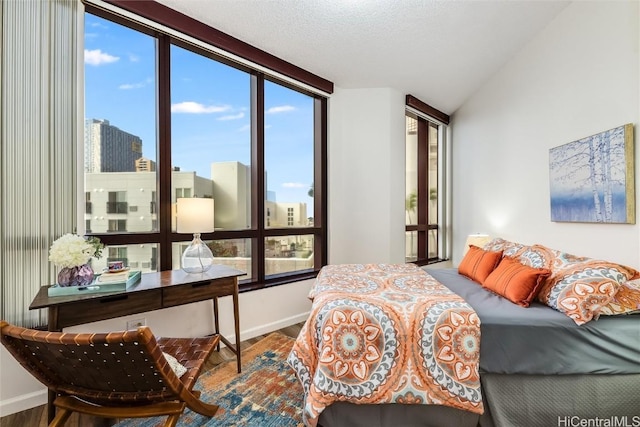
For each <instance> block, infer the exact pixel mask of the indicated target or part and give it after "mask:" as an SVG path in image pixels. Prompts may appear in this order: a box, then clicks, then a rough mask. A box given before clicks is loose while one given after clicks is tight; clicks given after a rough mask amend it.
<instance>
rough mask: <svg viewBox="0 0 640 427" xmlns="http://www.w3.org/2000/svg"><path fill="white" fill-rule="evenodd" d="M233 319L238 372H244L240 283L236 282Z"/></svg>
mask: <svg viewBox="0 0 640 427" xmlns="http://www.w3.org/2000/svg"><path fill="white" fill-rule="evenodd" d="M233 320H234V321H235V326H236V360H237V364H238V373H240V372H242V362H241V361H240V354H241V351H240V312H239V310H238V283H237V282H236V291H235V292H234V293H233Z"/></svg>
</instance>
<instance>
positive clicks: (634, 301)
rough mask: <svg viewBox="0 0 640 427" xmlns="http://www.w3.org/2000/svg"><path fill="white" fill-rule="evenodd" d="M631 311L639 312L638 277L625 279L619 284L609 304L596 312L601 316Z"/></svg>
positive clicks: (639, 286)
mask: <svg viewBox="0 0 640 427" xmlns="http://www.w3.org/2000/svg"><path fill="white" fill-rule="evenodd" d="M633 313H640V279H635V280H627V281H626V282H624V283H623V284H622V285H620V289H618V292H617V293H616V294H615V295H614V297H613V299H612V300H611V301H610V302H609V304H607V305H605V306H603V307H602V308H601V309H600V311H599V312H598V314H600V315H603V316H614V315H617V314H633Z"/></svg>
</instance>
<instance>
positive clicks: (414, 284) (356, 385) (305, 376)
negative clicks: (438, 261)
mask: <svg viewBox="0 0 640 427" xmlns="http://www.w3.org/2000/svg"><path fill="white" fill-rule="evenodd" d="M309 298H311V299H312V300H313V305H312V308H311V313H310V315H309V319H308V320H307V322H306V323H305V325H304V327H303V328H302V330H301V331H300V335H299V336H298V338H297V340H296V342H295V344H294V346H293V349H292V350H291V353H290V354H289V358H288V362H289V364H290V365H291V367H292V368H293V369H294V371H295V372H296V375H297V376H298V379H299V380H300V382H301V383H302V386H303V388H304V393H305V408H304V421H305V425H307V426H315V425H316V424H317V422H318V416H319V415H320V413H321V412H322V411H323V410H324V408H326V407H327V406H329V405H330V404H331V403H333V402H337V401H347V402H353V403H359V404H364V403H367V404H378V403H405V404H433V405H446V406H451V407H454V408H458V409H463V410H467V411H471V412H474V413H479V414H481V413H482V412H483V406H482V396H481V393H480V376H479V373H478V368H479V359H480V320H479V319H478V316H477V315H476V313H475V311H474V310H473V309H472V308H471V306H469V305H468V304H467V303H466V302H465V301H464V300H463V299H462V298H461V297H459V296H458V295H456V294H455V293H453V292H451V291H450V290H449V289H448V288H447V287H445V286H444V285H442V284H440V283H439V282H438V281H436V280H435V279H434V278H433V277H431V276H430V275H429V274H428V273H426V272H425V271H424V270H422V269H421V268H419V267H416V266H415V265H413V264H345V265H329V266H326V267H324V268H323V269H322V270H321V271H320V273H319V274H318V277H317V279H316V282H315V285H314V287H313V289H312V290H311V292H310V294H309Z"/></svg>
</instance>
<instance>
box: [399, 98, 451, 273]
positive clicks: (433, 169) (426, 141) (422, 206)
mask: <svg viewBox="0 0 640 427" xmlns="http://www.w3.org/2000/svg"><path fill="white" fill-rule="evenodd" d="M407 106H408V107H411V108H408V109H407V112H406V115H405V124H406V136H405V142H406V169H405V170H406V180H405V214H406V215H405V236H406V238H405V260H406V261H407V262H414V263H416V264H420V265H422V264H427V263H432V262H437V261H440V260H442V259H444V258H446V257H445V255H444V253H445V251H444V247H445V245H444V242H443V240H444V239H443V236H442V230H445V227H444V215H443V209H444V197H443V194H444V193H445V192H444V191H443V189H444V185H443V178H442V177H443V170H442V169H443V167H442V166H441V165H442V164H443V162H442V159H441V158H440V156H439V153H441V152H442V148H443V147H442V145H443V141H444V136H445V130H446V123H448V119H449V118H448V116H446V115H444V114H443V113H441V112H439V111H437V110H434V109H430V108H431V107H429V106H427V105H426V104H423V103H420V101H417V100H416V99H415V98H413V97H412V96H411V95H408V96H407ZM416 107H420V108H419V109H416ZM426 107H428V108H426ZM434 112H437V113H439V114H440V116H439V117H438V119H440V120H442V119H444V118H446V123H443V122H441V121H440V120H438V119H434V118H432V117H431V115H427V113H434Z"/></svg>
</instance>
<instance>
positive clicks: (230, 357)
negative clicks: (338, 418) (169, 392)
mask: <svg viewBox="0 0 640 427" xmlns="http://www.w3.org/2000/svg"><path fill="white" fill-rule="evenodd" d="M303 324H304V323H298V324H296V325H292V326H288V327H286V328H283V329H280V330H279V332H281V333H283V334H285V335H288V336H290V337H293V338H295V337H297V336H298V333H299V332H300V329H301V328H302V325H303ZM267 335H268V334H267ZM264 337H266V335H260V336H258V337H255V338H251V339H248V340H246V341H242V342H241V344H240V348H241V349H245V348H247V347H250V346H251V345H253V344H255V343H257V342H258V341H260V340H261V339H262V338H264ZM235 359H236V355H235V354H233V352H231V351H230V350H229V349H228V348H222V349H220V352H219V353H218V352H213V353H212V354H211V357H210V358H209V360H208V361H207V363H206V364H205V367H204V370H209V369H212V368H213V367H215V366H218V365H219V364H221V363H223V362H226V361H235ZM116 422H117V420H108V419H103V418H96V417H91V416H88V415H81V414H77V413H74V414H73V415H71V417H70V418H69V420H68V421H67V422H66V424H65V427H107V426H111V425H113V424H115V423H116ZM0 426H1V427H46V426H47V411H46V405H42V406H37V407H35V408H32V409H27V410H26V411H22V412H18V413H16V414H11V415H7V416H6V417H2V418H0Z"/></svg>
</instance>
